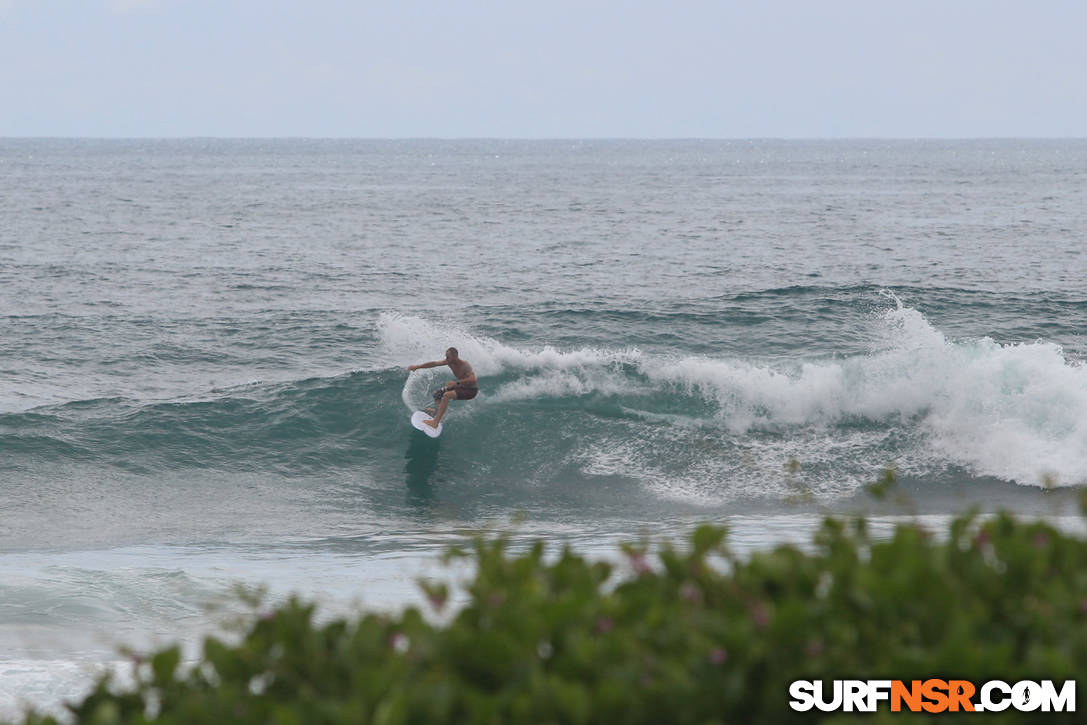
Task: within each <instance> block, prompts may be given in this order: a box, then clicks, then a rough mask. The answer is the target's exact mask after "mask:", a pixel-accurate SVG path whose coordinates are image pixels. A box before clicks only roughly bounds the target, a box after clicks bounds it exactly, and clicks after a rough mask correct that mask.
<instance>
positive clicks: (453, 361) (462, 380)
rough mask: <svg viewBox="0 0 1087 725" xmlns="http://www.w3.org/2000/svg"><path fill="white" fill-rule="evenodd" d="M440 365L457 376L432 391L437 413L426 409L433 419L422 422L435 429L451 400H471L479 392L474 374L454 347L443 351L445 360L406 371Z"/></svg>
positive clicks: (409, 368) (415, 366)
mask: <svg viewBox="0 0 1087 725" xmlns="http://www.w3.org/2000/svg"><path fill="white" fill-rule="evenodd" d="M441 365H448V366H449V369H450V370H452V371H453V374H454V375H456V376H457V379H456V380H450V381H449V382H448V383H446V384H445V385H444V386H443V387H441V388H438V389H437V390H435V391H434V402H435V403H437V404H438V412H437V413H436V414H435V412H434V409H433V408H427V409H426V412H428V413H430V414H431V415H433V416H434V417H433V418H430V419H428V420H424V421H423V422H424V423H426V424H427V425H429V426H430V427H431V428H437V427H438V424H439V423H441V422H442V416H443V415H445V409H446V408H448V407H449V401H450V400H452V399H453V398H456V399H457V400H471V399H472V398H474V397H476V393H478V392H479V384H478V383H477V381H476V374H475V373H474V372H472V366H471V365H469V364H468V361H467V360H461V358H460V355H459V354H458V353H457V348H455V347H451V348H449V349H448V350H446V351H445V360H435V361H434V362H427V363H423V364H422V365H408V370H421V369H423V368H436V367H439V366H441Z"/></svg>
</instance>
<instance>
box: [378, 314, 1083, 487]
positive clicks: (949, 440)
mask: <svg viewBox="0 0 1087 725" xmlns="http://www.w3.org/2000/svg"><path fill="white" fill-rule="evenodd" d="M885 296H887V297H888V298H889V299H891V300H893V301H894V303H895V304H894V307H892V308H889V309H887V310H884V311H882V312H880V313H878V314H876V315H874V316H873V318H872V330H871V333H872V345H871V350H870V352H869V353H867V354H864V355H857V356H853V357H849V358H842V359H826V360H817V361H798V362H793V363H791V364H782V363H780V362H760V361H757V360H744V359H739V358H734V357H718V356H688V357H682V358H666V357H663V356H651V355H645V354H643V353H641V352H640V351H638V350H636V349H628V350H606V349H597V348H581V349H577V350H571V351H559V350H556V349H554V348H552V347H543V348H538V349H528V350H520V349H516V348H513V347H510V346H507V345H504V344H502V343H501V342H499V341H497V340H494V339H491V338H486V337H478V336H474V335H472V334H470V333H468V332H466V331H464V330H461V329H457V328H454V327H448V326H444V325H440V324H435V323H431V322H428V321H425V320H421V319H419V318H411V317H399V316H386V317H383V318H382V322H381V325H382V339H383V341H384V343H385V345H386V348H387V350H389V352H390V354H391V355H393V356H399V357H400V358H403V359H405V360H406V359H408V356H409V355H415V361H416V362H418V361H420V360H422V359H425V358H426V355H423V354H422V353H423V352H424V350H425V352H426V354H429V355H430V357H434V355H435V352H437V353H438V354H440V352H441V351H442V350H444V347H445V346H448V345H455V346H457V347H458V348H460V349H461V351H462V355H463V356H464V357H465V358H466V359H469V360H470V361H471V362H472V364H473V366H475V368H476V370H477V372H478V373H479V374H480V375H498V374H502V373H505V374H509V373H525V374H524V375H522V376H521V377H519V378H517V379H516V380H513V381H510V382H504V383H502V384H501V385H500V386H499V387H497V388H496V389H495V390H494V391H493V393H491V395H490V397H489V402H494V403H501V402H509V401H519V400H525V399H533V398H541V397H571V396H582V395H586V394H590V393H600V394H605V395H621V396H623V404H624V405H627V406H629V400H628V398H629V396H631V395H636V394H638V393H639V392H651V391H652V390H658V391H668V390H673V391H675V392H679V393H686V394H691V395H698V396H700V397H703V398H704V399H706V400H708V401H710V402H712V403H714V404H715V406H714V407H715V410H716V413H715V414H714V415H713V416H712V418H711V419H707V420H705V421H703V422H704V423H705V424H706V425H709V426H712V427H715V428H717V429H718V430H721V431H722V435H724V434H727V435H731V436H740V435H743V434H747V433H752V432H758V431H777V432H786V431H788V432H790V435H791V436H792V437H794V438H795V437H798V436H800V435H801V432H800V431H799V430H797V429H798V428H802V429H805V430H808V431H809V432H810V431H811V430H812V429H823V428H829V427H831V426H838V425H842V424H849V423H851V422H858V423H864V424H866V425H868V426H869V427H871V426H872V425H876V426H882V427H883V428H884V429H888V428H891V427H898V428H903V427H910V428H912V429H914V430H918V431H921V432H923V434H924V436H923V440H922V441H921V442H920V444H919V446H920V447H919V448H918V449H917V450H913V451H906V452H904V453H906V454H908V456H909V457H910V458H911V460H908V461H906V462H905V465H907V466H912V467H913V468H914V469H915V470H917V469H920V470H923V469H924V467H925V466H929V467H930V468H931V467H933V466H936V467H939V466H947V465H957V466H962V467H965V468H967V469H968V470H970V471H972V472H973V473H975V474H976V475H987V476H994V477H997V478H1001V479H1005V480H1008V481H1015V482H1018V483H1025V484H1033V485H1076V484H1080V483H1084V482H1087V367H1085V366H1084V365H1083V364H1082V363H1079V362H1075V361H1071V360H1068V359H1067V358H1066V357H1065V355H1064V353H1063V351H1062V349H1061V348H1060V347H1059V346H1057V345H1053V344H1050V343H1046V342H1042V341H1038V342H1032V343H1021V344H998V343H996V342H994V341H993V340H991V339H989V338H981V339H974V340H962V341H955V340H950V339H948V338H947V337H946V336H945V335H944V334H943V333H941V332H940V331H939V330H937V329H936V328H935V327H933V326H932V325H931V324H930V323H929V322H928V320H926V319H925V317H924V315H922V314H921V313H920V312H919V311H917V310H915V309H912V308H910V307H907V306H906V305H904V304H903V303H902V301H901V300H899V299H898V298H897V297H895V296H894V295H893V294H891V293H887V294H886V295H885ZM405 364H406V363H405ZM632 375H634V376H644V377H645V378H648V381H649V385H648V390H646V388H647V386H646V383H645V380H643V379H640V377H638V378H637V379H632ZM425 382H426V379H425V378H423V377H421V376H420V377H418V378H415V381H414V382H413V380H409V381H408V384H407V385H406V386H405V389H404V396H405V403H406V404H407V403H408V401H409V398H410V397H412V396H417V395H419V393H420V391H419V390H418V388H419V387H420V386H421V385H423V384H424V383H425ZM409 407H410V406H409ZM648 414H649V413H647V415H648ZM836 435H837V434H836ZM808 437H809V438H810V437H811V436H808ZM872 437H873V438H876V439H878V438H880V435H879V434H878V432H873V433H872ZM802 453H803V454H804V455H809V456H810V455H813V452H812V451H811V450H810V446H805V447H804V450H803V451H802ZM862 455H863V454H862ZM886 463H887V461H877V462H874V465H876V464H878V465H885V464H886Z"/></svg>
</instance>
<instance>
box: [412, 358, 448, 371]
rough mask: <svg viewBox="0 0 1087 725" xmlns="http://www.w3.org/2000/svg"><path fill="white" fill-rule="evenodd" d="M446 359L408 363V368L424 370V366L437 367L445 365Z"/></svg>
mask: <svg viewBox="0 0 1087 725" xmlns="http://www.w3.org/2000/svg"><path fill="white" fill-rule="evenodd" d="M445 364H446V362H445V360H434V361H433V362H426V363H422V364H420V365H408V370H409V371H410V370H422V369H423V368H436V367H440V366H442V365H445Z"/></svg>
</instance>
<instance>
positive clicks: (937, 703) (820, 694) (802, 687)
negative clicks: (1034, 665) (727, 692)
mask: <svg viewBox="0 0 1087 725" xmlns="http://www.w3.org/2000/svg"><path fill="white" fill-rule="evenodd" d="M823 685H824V683H823V681H822V680H814V681H813V680H796V681H795V682H793V683H792V684H790V685H789V697H790V698H792V699H791V700H789V707H791V708H792V709H793V710H796V711H798V712H807V711H808V710H811V709H812V708H813V707H814V708H818V709H819V710H822V711H823V712H833V711H835V710H842V711H844V712H875V711H876V710H877V709H878V708H879V706H880V703H882V702H887V703H888V704H889V705H890V709H891V712H902V711H906V712H1000V711H1003V710H1007V709H1008V708H1009V707H1011V708H1014V709H1015V710H1019V711H1020V712H1034V711H1036V710H1040V711H1041V712H1075V711H1076V681H1075V680H1065V681H1064V683H1063V684H1062V685H1061V686H1060V689H1059V690H1058V689H1057V685H1055V684H1054V683H1053V681H1052V680H1042V681H1040V682H1034V681H1033V680H1022V681H1020V682H1015V683H1007V682H1004V681H1002V680H989V681H988V682H986V683H984V684H982V685H981V686H980V687H977V686H975V685H974V683H972V682H970V681H969V680H938V679H928V680H910V681H909V683H908V684H907V683H906V682H903V681H902V680H834V681H833V683H832V685H831V687H830V688H824V686H823Z"/></svg>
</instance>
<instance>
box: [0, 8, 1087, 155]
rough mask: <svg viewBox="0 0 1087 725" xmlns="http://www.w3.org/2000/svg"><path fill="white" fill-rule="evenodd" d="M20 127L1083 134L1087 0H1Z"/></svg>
mask: <svg viewBox="0 0 1087 725" xmlns="http://www.w3.org/2000/svg"><path fill="white" fill-rule="evenodd" d="M0 136H111V137H112V136H123V137H130V136H336V137H420V136H426V137H532V138H537V137H547V138H554V137H563V138H565V137H640V138H644V137H650V138H671V137H710V138H744V137H871V136H876V137H910V138H912V137H982V136H1076V137H1083V136H1087V2H1082V1H1074V0H1066V1H1058V0H1021V1H1019V2H1004V1H1001V0H899V1H897V2H883V1H881V0H810V1H801V0H748V1H744V2H739V1H735V2H733V1H731V0H717V1H716V2H710V1H708V0H707V1H696V0H670V1H667V2H665V1H662V2H638V1H637V0H628V1H626V2H620V1H618V0H616V1H614V2H594V0H577V1H568V0H536V2H519V1H518V0H504V1H498V0H496V1H494V2H489V1H485V0H444V1H442V0H433V1H423V0H373V1H371V0H295V1H290V2H288V1H287V0H0Z"/></svg>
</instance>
